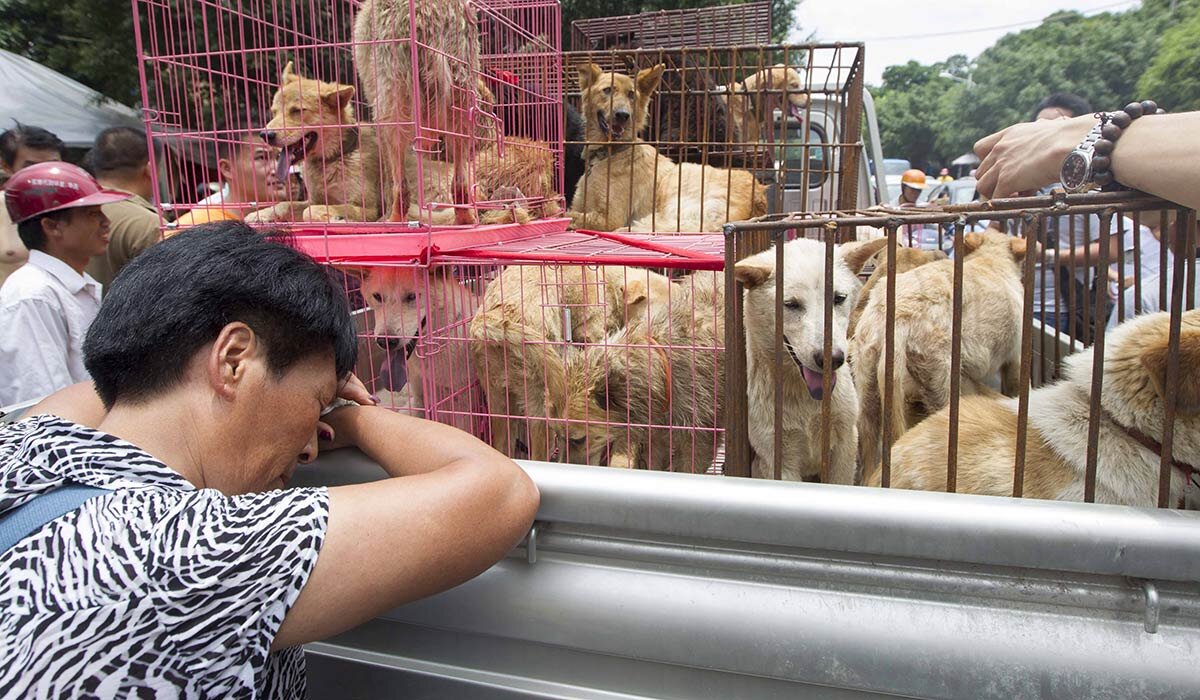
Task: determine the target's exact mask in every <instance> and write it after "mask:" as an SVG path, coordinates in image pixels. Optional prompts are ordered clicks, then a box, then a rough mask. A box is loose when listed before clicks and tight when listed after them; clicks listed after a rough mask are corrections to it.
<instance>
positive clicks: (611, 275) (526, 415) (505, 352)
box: [469, 265, 670, 459]
mask: <svg viewBox="0 0 1200 700" xmlns="http://www.w3.org/2000/svg"><path fill="white" fill-rule="evenodd" d="M669 285H670V282H669V281H668V280H667V279H666V278H665V277H663V276H661V275H657V274H654V273H648V272H643V271H635V272H632V273H629V272H627V271H626V268H623V267H619V266H607V267H594V266H586V265H563V266H548V267H544V266H538V265H510V266H508V267H507V268H505V269H504V271H503V272H502V273H501V274H500V275H499V276H497V277H496V278H495V279H494V280H492V281H491V282H490V283H489V284H488V286H487V289H486V290H485V291H484V294H483V300H482V302H481V304H480V307H479V311H478V313H476V314H475V317H474V318H473V319H472V320H471V323H470V329H469V336H470V353H471V362H472V363H473V365H474V371H475V372H476V373H477V374H478V376H479V378H480V383H481V384H482V385H483V390H484V395H485V398H486V401H487V406H488V412H489V413H490V414H491V416H492V418H491V422H490V430H489V434H490V438H491V444H492V446H493V447H495V448H496V449H498V450H500V451H501V452H504V453H505V454H507V455H509V456H513V457H516V456H521V455H528V456H529V457H530V458H531V459H549V458H551V456H552V455H553V452H554V445H553V444H552V441H551V435H550V432H549V430H548V428H547V425H546V418H547V417H548V416H550V413H549V412H548V407H549V406H550V404H551V401H552V399H553V397H557V396H561V395H563V393H564V392H565V387H564V386H563V384H562V379H561V378H562V377H563V376H564V370H563V363H564V362H565V359H564V357H563V355H564V353H567V354H569V353H570V352H573V351H574V350H575V348H574V347H573V345H572V344H574V343H594V342H598V341H600V340H602V339H603V338H605V337H606V336H608V335H609V334H611V333H613V332H614V331H616V330H617V329H618V328H620V327H621V326H622V325H624V324H625V323H626V322H627V321H628V320H629V319H636V318H641V317H643V316H644V315H645V314H647V313H648V308H647V307H648V305H649V300H650V298H651V297H652V296H654V297H660V296H663V295H665V294H666V292H665V291H658V290H664V289H665V288H666V286H669Z"/></svg>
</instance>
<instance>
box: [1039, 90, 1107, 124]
mask: <svg viewBox="0 0 1200 700" xmlns="http://www.w3.org/2000/svg"><path fill="white" fill-rule="evenodd" d="M1091 111H1092V104H1091V103H1090V102H1088V101H1087V100H1085V99H1083V98H1082V97H1080V96H1079V95H1074V94H1072V93H1069V92H1056V93H1054V94H1053V95H1050V96H1049V97H1046V98H1044V99H1043V100H1042V101H1041V102H1039V103H1037V106H1036V107H1034V108H1033V114H1032V115H1031V116H1030V117H1029V120H1030V121H1035V122H1036V121H1038V120H1040V119H1062V118H1066V119H1070V118H1072V117H1078V116H1079V115H1081V114H1089V113H1091Z"/></svg>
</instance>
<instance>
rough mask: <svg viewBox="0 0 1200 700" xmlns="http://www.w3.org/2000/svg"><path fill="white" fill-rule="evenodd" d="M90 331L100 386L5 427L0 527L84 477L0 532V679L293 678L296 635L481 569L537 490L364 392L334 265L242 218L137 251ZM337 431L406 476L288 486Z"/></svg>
mask: <svg viewBox="0 0 1200 700" xmlns="http://www.w3.org/2000/svg"><path fill="white" fill-rule="evenodd" d="M84 350H85V355H86V363H87V368H88V370H89V372H90V373H91V375H92V377H93V380H94V382H95V389H94V390H93V388H92V387H90V386H87V385H76V386H74V387H71V388H69V389H66V390H64V391H63V392H60V393H59V394H56V395H54V396H52V397H50V398H49V399H47V400H46V401H44V402H43V403H42V404H40V405H39V406H38V407H35V409H34V411H33V414H35V415H34V417H32V418H28V419H26V420H24V421H21V422H19V423H15V424H12V425H8V426H4V427H3V428H0V542H3V540H4V539H5V536H7V535H9V534H12V531H13V529H14V526H13V523H16V522H19V521H28V520H30V519H31V517H33V516H31V515H30V513H31V512H34V511H33V510H32V506H34V505H38V504H41V505H42V506H43V507H42V510H47V509H51V510H52V509H53V507H51V506H46V505H45V504H47V503H49V502H51V501H52V500H54V499H58V500H62V499H61V498H60V496H61V495H62V494H64V493H68V492H70V493H81V494H82V495H81V496H78V498H79V500H80V501H81V502H82V505H76V506H75V507H74V508H71V509H65V510H62V512H61V514H59V515H57V516H55V517H51V518H49V519H47V520H44V521H42V522H41V524H40V525H38V524H36V522H37V521H36V519H35V524H34V525H33V526H32V529H30V530H29V531H28V532H27V533H25V534H24V535H20V534H19V533H18V537H16V541H15V544H12V545H11V547H9V548H7V549H3V545H0V550H2V551H0V696H3V697H33V696H37V697H82V696H99V697H141V696H143V695H144V694H145V693H147V692H150V693H152V694H161V696H163V697H168V696H169V697H184V698H208V697H300V696H302V695H303V693H304V673H303V668H304V667H303V654H302V651H301V650H300V648H299V647H298V645H300V644H303V643H305V642H309V641H314V640H317V639H321V638H324V637H327V636H329V635H332V634H335V633H338V632H340V631H343V630H345V629H348V628H350V627H352V626H354V625H356V624H359V623H361V622H363V621H366V620H368V619H370V618H372V617H374V616H376V615H378V614H380V613H382V612H384V611H386V610H388V609H390V608H393V607H395V606H397V605H400V604H403V603H405V602H407V601H410V600H413V599H416V598H419V597H423V596H426V595H430V594H432V593H435V592H438V591H440V590H443V589H445V588H448V587H450V586H453V585H456V584H458V583H460V582H462V581H464V580H467V579H469V578H471V577H473V576H475V575H476V574H478V573H479V572H481V571H483V570H484V569H486V568H487V567H488V566H490V565H491V564H492V563H493V562H495V561H496V560H497V559H499V558H500V557H501V556H503V555H504V554H505V553H506V552H507V551H509V549H511V548H512V547H513V546H514V545H515V544H516V543H517V542H518V541H519V540H520V538H521V537H522V535H523V534H524V532H525V531H526V530H527V529H528V527H529V525H530V523H531V521H532V518H533V516H534V513H535V511H536V509H537V503H538V495H537V490H536V488H535V487H534V486H533V484H532V482H531V481H530V480H529V479H528V477H526V476H525V474H524V472H522V471H521V470H520V468H518V467H517V466H516V465H515V464H514V463H513V462H512V461H510V460H508V459H507V458H505V457H504V456H502V455H500V454H499V453H497V452H495V451H494V450H492V449H491V448H489V447H487V446H486V445H484V444H483V443H481V442H479V441H478V440H475V439H474V438H472V437H470V436H469V435H466V434H465V433H462V432H459V431H457V430H454V429H453V428H449V427H446V426H442V425H438V424H435V423H429V422H426V421H421V420H418V419H414V418H410V417H406V416H401V415H398V414H394V413H391V412H389V411H386V410H384V409H382V408H378V407H375V406H373V405H369V404H371V403H372V402H371V400H370V398H369V397H368V396H367V395H366V390H365V389H364V388H363V387H362V384H361V383H359V382H358V381H357V380H356V379H354V378H353V376H352V375H350V373H349V372H350V368H351V367H352V366H353V364H354V359H355V338H354V329H353V325H352V324H351V319H350V315H349V311H348V308H347V306H346V303H345V301H344V300H343V298H342V296H341V294H340V292H339V291H338V289H337V288H336V287H335V286H334V285H333V284H332V283H331V282H330V280H329V277H328V276H327V274H326V270H325V269H324V268H322V267H321V266H319V265H317V264H316V263H314V262H313V261H312V260H311V259H309V258H307V257H306V256H304V255H302V254H300V253H298V252H296V251H294V250H292V249H291V248H289V247H288V246H287V245H285V244H284V243H282V242H280V241H279V240H277V239H275V238H273V237H270V236H262V235H259V234H258V233H256V232H254V231H253V230H251V229H249V228H247V227H246V226H244V225H242V224H239V223H232V222H225V223H220V224H212V225H206V226H198V227H196V228H194V229H191V230H190V231H188V232H186V233H182V234H180V235H178V236H176V237H174V238H173V239H171V240H169V241H166V242H164V243H163V244H161V245H158V246H155V247H154V248H152V249H150V250H149V251H147V252H146V253H144V254H143V255H141V256H139V257H138V258H137V259H136V260H134V261H133V262H132V263H130V265H129V266H128V267H127V268H126V270H125V272H123V273H122V274H121V276H120V277H119V278H118V279H117V280H116V282H115V283H114V284H113V288H112V290H111V292H110V293H109V295H108V296H107V297H106V299H105V302H104V304H103V306H102V308H101V311H100V314H99V316H98V317H97V318H96V320H95V322H94V323H93V325H92V328H91V331H90V332H89V335H88V338H87V342H86V344H85V348H84ZM97 392H98V396H97ZM338 396H341V397H343V398H349V399H351V400H353V402H354V403H353V404H352V405H348V406H344V407H341V408H338V409H337V410H334V411H332V412H329V413H327V415H326V416H325V417H324V418H322V417H321V413H322V411H323V410H325V409H326V408H327V407H328V406H330V405H331V404H332V403H333V402H334V400H335V399H336V398H337V397H338ZM318 432H321V433H323V435H321V437H320V438H318ZM344 445H355V446H357V447H358V448H360V449H361V450H363V451H364V452H365V453H366V454H367V455H368V456H369V457H371V458H372V459H374V460H375V461H376V462H378V463H379V464H380V466H382V467H383V469H384V470H385V471H386V472H387V473H388V475H389V476H392V477H399V478H391V479H384V480H381V481H378V482H375V483H370V484H360V485H355V486H347V487H338V488H330V489H323V488H321V489H312V488H301V489H285V488H284V487H285V486H286V484H287V481H288V479H289V478H290V477H291V475H292V471H293V470H294V469H295V467H296V465H297V464H298V463H304V462H308V461H310V460H312V459H313V458H315V457H316V455H317V452H318V449H319V447H320V448H323V449H329V448H335V447H340V446H344ZM55 502H57V501H55ZM27 506H28V507H27ZM156 696H157V695H156Z"/></svg>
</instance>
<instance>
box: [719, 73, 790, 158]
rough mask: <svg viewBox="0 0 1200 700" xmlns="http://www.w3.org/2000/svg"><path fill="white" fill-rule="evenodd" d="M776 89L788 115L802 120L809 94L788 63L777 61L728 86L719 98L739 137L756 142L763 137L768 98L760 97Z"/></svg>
mask: <svg viewBox="0 0 1200 700" xmlns="http://www.w3.org/2000/svg"><path fill="white" fill-rule="evenodd" d="M776 92H779V93H782V94H783V96H784V98H785V104H786V108H787V113H788V115H790V116H791V117H794V118H796V119H800V120H803V119H804V108H805V107H807V106H808V94H807V93H806V92H805V91H804V80H803V78H801V77H800V73H799V72H798V71H797V70H796V69H795V68H792V67H791V66H785V65H784V64H782V63H777V64H775V65H774V66H771V67H770V68H764V69H762V70H760V71H758V72H757V73H754V74H753V75H750V76H749V77H747V78H746V79H745V80H743V81H741V82H735V83H732V84H730V85H729V86H727V88H726V94H725V95H722V96H721V99H723V100H724V101H725V104H726V106H727V107H728V108H729V120H730V121H731V122H732V123H733V128H734V130H735V132H736V133H737V135H738V140H739V141H741V142H742V143H757V142H758V141H759V139H761V138H762V126H763V119H765V118H769V117H770V114H769V113H768V111H767V110H766V109H765V107H766V106H769V104H770V101H768V100H765V99H763V98H766V97H769V96H770V97H773V96H774V95H772V93H776ZM756 100H757V101H758V103H759V104H757V105H756V104H755V103H756Z"/></svg>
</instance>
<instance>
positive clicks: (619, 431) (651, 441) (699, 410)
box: [551, 272, 725, 473]
mask: <svg viewBox="0 0 1200 700" xmlns="http://www.w3.org/2000/svg"><path fill="white" fill-rule="evenodd" d="M668 287H669V290H668V291H667V293H668V294H669V295H670V300H669V304H664V303H661V302H658V301H656V302H654V303H652V305H651V307H650V313H649V316H648V317H647V318H645V319H638V321H637V322H631V323H630V324H629V325H627V326H626V327H625V328H622V329H621V330H619V331H617V332H616V333H614V334H612V335H610V336H608V338H607V339H606V340H605V342H604V343H603V344H600V345H593V346H590V347H588V348H587V349H586V350H585V351H584V352H581V353H577V354H576V355H574V356H573V357H572V358H571V359H570V360H569V361H568V363H567V365H566V372H567V378H566V386H567V390H566V395H565V397H563V398H564V399H565V400H564V401H559V402H553V403H552V406H551V412H552V413H553V414H554V415H555V416H559V417H561V418H563V419H564V423H565V425H564V427H563V428H561V429H559V431H558V432H559V433H560V435H562V434H565V442H566V445H567V451H568V452H567V454H568V458H569V459H568V461H570V462H573V463H577V464H597V465H608V466H633V467H636V468H639V469H656V470H667V469H671V470H673V471H683V472H700V473H703V472H704V471H706V470H707V469H708V468H709V467H710V466H712V464H713V459H714V457H715V455H716V451H717V447H718V445H719V443H720V436H719V433H718V432H717V430H716V429H717V428H718V427H721V426H723V425H724V421H725V411H724V395H725V362H724V356H723V355H724V353H723V352H722V347H723V345H724V343H725V277H724V275H723V274H720V273H712V272H696V273H694V274H692V275H689V276H687V277H684V278H682V279H681V280H678V281H676V282H675V283H674V284H670V285H668ZM660 299H661V298H660Z"/></svg>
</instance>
